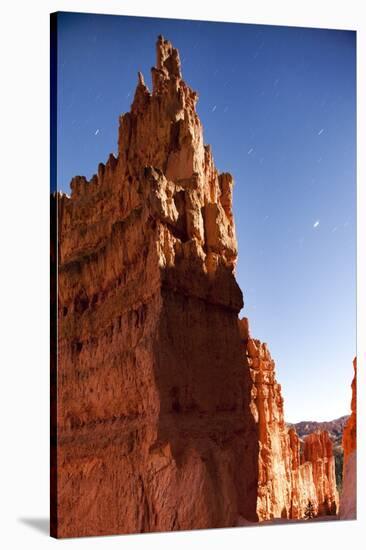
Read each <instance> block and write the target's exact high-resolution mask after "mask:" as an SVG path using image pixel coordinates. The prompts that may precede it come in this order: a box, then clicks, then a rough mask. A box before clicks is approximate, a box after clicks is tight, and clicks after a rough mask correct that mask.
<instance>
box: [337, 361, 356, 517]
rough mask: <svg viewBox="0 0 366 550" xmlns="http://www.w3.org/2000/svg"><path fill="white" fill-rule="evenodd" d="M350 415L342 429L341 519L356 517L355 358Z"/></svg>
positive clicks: (354, 362)
mask: <svg viewBox="0 0 366 550" xmlns="http://www.w3.org/2000/svg"><path fill="white" fill-rule="evenodd" d="M353 368H354V377H353V381H352V386H351V387H352V400H351V416H350V417H349V419H348V421H347V424H346V425H345V427H344V431H343V439H342V444H343V450H344V462H343V490H342V496H341V502H340V511H339V515H340V518H341V519H356V512H357V511H356V505H357V502H356V500H357V453H356V449H357V359H356V358H355V359H354V360H353Z"/></svg>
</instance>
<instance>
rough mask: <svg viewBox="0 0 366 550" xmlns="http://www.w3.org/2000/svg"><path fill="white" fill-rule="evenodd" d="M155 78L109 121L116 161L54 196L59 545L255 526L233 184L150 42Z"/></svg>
mask: <svg viewBox="0 0 366 550" xmlns="http://www.w3.org/2000/svg"><path fill="white" fill-rule="evenodd" d="M152 76H153V90H152V92H150V91H149V90H148V88H147V87H146V85H145V84H144V81H143V78H142V75H139V82H138V85H137V89H136V93H135V98H134V101H133V104H132V106H131V112H130V113H127V114H125V115H123V116H122V117H121V120H120V131H119V153H118V158H114V156H113V155H111V156H110V157H109V159H108V162H107V163H106V165H103V164H100V165H99V168H98V174H97V175H96V176H94V177H93V178H92V179H91V181H87V180H86V179H85V178H83V177H79V176H77V177H75V178H74V179H73V180H72V182H71V190H72V193H71V197H68V196H67V195H62V194H58V195H57V196H56V197H55V198H54V200H56V201H57V203H58V216H59V219H58V245H59V246H58V370H57V376H58V385H57V397H58V402H57V438H56V441H53V445H56V443H57V463H58V471H57V475H56V474H54V475H56V478H55V484H54V486H55V487H56V489H55V495H56V496H55V498H54V499H53V502H52V513H51V515H52V518H51V526H52V533H53V535H55V536H59V537H70V536H83V535H101V534H113V533H135V532H146V531H161V530H176V529H193V528H209V527H224V526H234V525H236V521H237V517H238V515H241V516H243V517H245V518H247V519H249V520H255V519H256V517H257V516H256V493H257V477H258V461H257V456H258V435H257V431H258V427H257V425H256V423H255V422H254V420H253V416H252V414H251V412H250V391H251V380H250V374H249V370H248V365H247V363H246V360H245V358H244V360H243V353H242V347H241V343H240V337H239V331H238V326H237V316H238V312H239V310H240V309H241V307H242V305H243V300H242V293H241V291H240V289H239V287H238V285H237V283H236V280H235V276H234V272H233V270H234V267H235V261H236V256H237V244H236V238H235V227H234V221H233V215H232V209H231V204H232V186H233V180H232V177H231V176H230V175H229V174H219V173H218V172H217V170H216V168H215V166H214V162H213V158H212V155H211V152H210V149H209V147H207V146H205V145H204V142H203V135H202V126H201V123H200V120H199V118H198V116H197V113H196V111H195V104H196V101H197V94H196V93H195V92H193V91H192V90H191V89H190V88H189V87H188V86H187V85H186V84H185V83H184V81H183V80H182V77H181V70H180V62H179V56H178V53H177V51H176V50H175V49H174V48H172V46H171V44H170V43H169V42H167V41H164V40H163V39H162V38H161V37H160V38H159V40H158V43H157V66H156V67H155V68H153V69H152Z"/></svg>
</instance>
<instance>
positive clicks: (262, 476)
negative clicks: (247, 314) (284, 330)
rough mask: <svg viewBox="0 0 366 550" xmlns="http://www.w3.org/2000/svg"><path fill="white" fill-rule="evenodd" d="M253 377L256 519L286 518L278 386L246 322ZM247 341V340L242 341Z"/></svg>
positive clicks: (287, 477)
mask: <svg viewBox="0 0 366 550" xmlns="http://www.w3.org/2000/svg"><path fill="white" fill-rule="evenodd" d="M240 325H241V326H242V328H241V335H242V337H244V338H243V340H244V344H245V347H246V355H247V361H248V364H249V367H250V374H251V377H252V382H253V385H252V392H251V398H252V399H251V411H252V414H253V418H254V420H255V423H256V424H257V426H258V437H259V453H258V493H257V514H258V519H259V520H260V521H262V520H269V519H273V518H278V517H286V518H287V517H289V513H290V505H291V456H290V452H289V437H288V433H287V427H286V424H285V420H284V413H283V398H282V394H281V386H280V384H278V383H277V381H276V378H275V363H274V361H273V360H272V358H271V355H270V352H269V350H268V348H267V345H266V344H263V343H261V342H260V341H259V340H255V339H253V338H251V336H250V334H249V331H248V321H247V319H245V318H244V319H242V320H241V321H240ZM245 337H246V338H245Z"/></svg>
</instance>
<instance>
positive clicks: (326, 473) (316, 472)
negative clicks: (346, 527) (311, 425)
mask: <svg viewBox="0 0 366 550" xmlns="http://www.w3.org/2000/svg"><path fill="white" fill-rule="evenodd" d="M302 462H303V464H304V463H306V462H310V464H311V465H312V470H313V480H314V485H315V489H316V496H317V506H316V509H317V513H318V515H335V514H336V513H337V510H338V504H339V497H338V491H337V488H336V477H335V459H334V452H333V442H332V440H331V438H330V436H329V433H328V432H326V431H317V432H314V433H311V434H309V435H308V436H306V437H305V439H304V450H303V455H302Z"/></svg>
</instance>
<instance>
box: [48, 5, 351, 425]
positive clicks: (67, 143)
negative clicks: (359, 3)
mask: <svg viewBox="0 0 366 550" xmlns="http://www.w3.org/2000/svg"><path fill="white" fill-rule="evenodd" d="M158 34H163V35H164V37H166V38H168V39H169V40H171V41H172V42H173V45H174V46H175V47H177V48H178V49H179V51H180V56H181V61H182V69H183V77H184V79H185V81H186V82H187V83H188V84H189V85H190V86H191V87H192V88H193V89H195V90H196V91H198V93H199V97H200V99H199V103H198V113H199V115H200V117H201V120H202V122H203V127H204V137H205V142H206V143H210V144H211V146H212V150H213V154H214V158H215V161H216V165H217V167H218V169H219V170H220V171H229V172H231V173H232V174H233V176H234V178H235V191H234V211H235V220H236V228H237V236H238V242H239V261H238V267H237V278H238V281H239V284H240V286H241V288H242V290H243V292H244V300H245V306H244V310H243V314H245V315H246V316H247V317H249V319H250V325H251V332H252V335H253V336H254V337H256V338H259V339H261V340H263V341H266V342H267V343H268V345H269V348H270V350H271V353H272V356H273V358H274V359H275V361H276V365H277V378H278V381H279V382H280V383H281V384H282V387H283V393H284V398H285V414H286V418H287V420H288V421H292V422H296V421H299V420H326V419H332V418H336V417H337V416H341V415H343V414H348V412H349V404H350V397H351V394H350V387H349V386H350V383H351V379H352V374H353V373H352V359H353V357H354V355H355V353H356V319H355V316H356V302H355V296H356V287H355V277H356V275H355V264H356V257H355V243H356V238H355V235H356V226H355V207H356V180H355V163H356V158H355V154H356V153H355V125H356V118H355V116H356V113H355V109H356V97H355V85H356V74H355V72H356V68H355V56H356V35H355V33H353V32H349V31H348V32H347V31H332V30H318V29H304V28H290V27H275V26H264V25H242V24H226V23H211V22H210V23H206V22H197V21H180V20H169V19H149V18H138V17H121V16H100V15H81V14H64V13H63V14H60V15H59V34H58V55H59V58H58V70H59V84H58V170H57V185H58V188H59V189H62V190H63V191H66V192H67V191H68V190H69V182H70V179H71V178H72V176H74V175H76V174H80V175H85V176H87V177H88V178H89V177H91V176H92V175H93V173H94V172H96V169H97V166H98V163H99V162H101V161H103V162H105V161H106V159H107V157H108V155H109V153H110V152H112V151H113V152H115V153H116V152H117V127H118V117H119V115H120V114H121V113H123V112H126V111H128V110H129V109H130V104H131V101H132V98H133V94H134V90H135V86H136V82H137V71H138V70H141V71H142V72H143V74H144V76H145V80H146V82H147V83H148V84H150V82H151V78H150V68H151V67H152V66H153V65H154V64H155V42H156V38H157V36H158ZM53 184H54V185H55V183H54V182H53Z"/></svg>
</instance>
